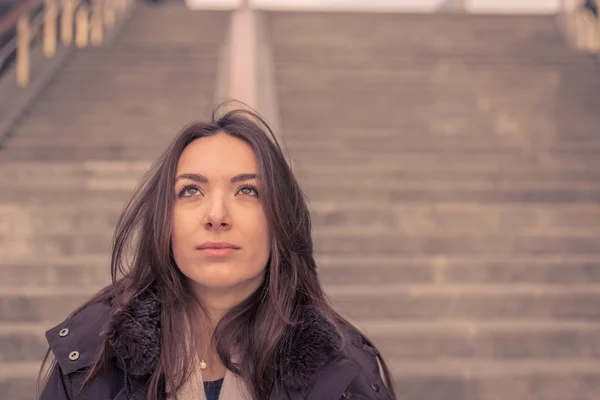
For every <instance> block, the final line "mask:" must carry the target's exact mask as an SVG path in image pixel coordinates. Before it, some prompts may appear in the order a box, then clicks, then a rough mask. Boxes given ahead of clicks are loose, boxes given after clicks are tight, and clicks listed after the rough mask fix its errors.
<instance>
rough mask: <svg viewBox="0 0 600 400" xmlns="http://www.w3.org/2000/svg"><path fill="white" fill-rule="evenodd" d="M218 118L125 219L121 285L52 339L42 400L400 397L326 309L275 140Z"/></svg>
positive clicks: (186, 135)
mask: <svg viewBox="0 0 600 400" xmlns="http://www.w3.org/2000/svg"><path fill="white" fill-rule="evenodd" d="M218 113H219V110H217V111H215V113H213V116H212V119H211V121H210V122H203V123H194V124H192V125H189V126H187V127H186V128H185V129H184V130H183V131H182V132H181V133H180V134H179V135H178V136H177V137H176V138H175V140H174V141H173V143H172V144H171V146H170V147H169V149H168V150H167V151H166V152H165V153H164V155H163V156H162V157H161V158H160V159H159V161H158V162H157V163H156V164H155V165H154V166H153V167H152V168H151V170H150V171H149V173H148V175H147V177H146V178H145V180H144V183H143V184H142V186H141V187H140V188H139V189H138V191H137V192H136V193H135V195H134V197H133V198H132V200H131V201H130V203H129V204H128V206H127V207H126V209H125V210H124V212H123V214H122V215H121V217H120V219H119V222H118V225H117V228H116V231H115V238H114V247H113V252H112V268H111V273H112V278H113V283H112V284H111V285H110V286H108V287H106V288H104V289H103V290H102V291H101V292H100V293H99V294H97V295H96V296H95V297H94V298H93V299H92V300H90V301H89V302H88V303H87V304H85V305H83V306H82V307H80V308H79V309H78V310H77V311H75V312H74V313H73V314H72V315H71V316H70V317H69V318H68V319H67V320H66V321H64V322H63V323H61V324H60V325H58V326H56V327H55V328H53V329H51V330H49V331H48V332H47V333H46V337H47V339H48V342H49V344H50V350H49V353H50V352H51V353H52V354H53V355H54V362H53V363H52V365H51V369H50V371H49V373H48V375H47V376H46V379H45V383H44V385H43V388H42V391H41V399H42V400H63V399H86V400H96V399H97V400H107V399H115V400H133V399H140V400H142V399H144V400H146V399H149V400H158V399H177V400H191V399H194V400H205V399H206V400H216V399H220V400H238V399H239V400H242V399H247V400H279V399H289V400H299V399H308V400H329V399H332V400H333V399H336V400H337V399H341V398H346V399H347V398H352V399H395V395H394V391H393V388H392V387H391V384H389V383H388V384H386V383H384V379H385V382H391V379H390V376H389V373H388V371H387V368H386V366H385V363H384V362H383V360H381V359H380V357H379V353H378V351H377V349H376V348H375V347H374V346H373V345H372V343H371V342H370V341H369V340H368V339H366V338H365V337H364V335H362V334H361V333H360V332H359V331H358V330H357V329H356V328H355V327H353V326H352V325H351V324H350V323H348V322H347V321H346V320H344V319H343V318H342V317H341V316H340V315H339V314H338V313H336V312H335V311H334V310H333V308H332V307H331V306H330V305H329V303H328V302H327V299H326V297H325V295H324V293H323V290H322V288H321V285H320V283H319V279H318V276H317V269H316V265H315V260H314V258H313V244H312V239H311V223H310V215H309V212H308V209H307V205H306V201H305V198H304V195H303V193H302V191H301V189H300V187H299V185H298V183H297V181H296V179H295V178H294V176H293V174H292V171H291V170H290V168H289V166H288V164H287V163H286V161H285V158H284V156H283V154H282V151H281V148H280V146H279V144H278V143H277V140H276V139H275V137H274V135H273V132H272V131H271V129H270V128H269V127H268V125H267V124H266V123H265V121H264V120H262V119H261V118H260V117H259V116H258V115H257V114H255V113H253V112H250V111H247V110H243V109H239V110H233V111H228V112H225V113H223V115H222V116H219V114H218Z"/></svg>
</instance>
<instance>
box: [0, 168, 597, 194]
mask: <svg viewBox="0 0 600 400" xmlns="http://www.w3.org/2000/svg"><path fill="white" fill-rule="evenodd" d="M2 171H3V175H4V176H3V177H0V188H7V187H10V188H12V189H13V190H14V191H15V192H24V193H28V192H30V191H31V190H35V191H40V190H42V191H48V190H50V191H60V190H80V189H87V190H98V191H102V190H115V189H117V190H128V189H129V190H134V189H135V188H137V187H138V185H139V182H140V178H141V176H142V174H143V173H144V172H145V171H137V170H128V171H127V172H125V173H124V175H122V176H120V175H118V172H116V171H114V172H107V173H102V172H97V173H94V172H93V171H90V170H86V169H84V168H77V169H74V170H71V171H64V172H63V173H60V172H59V170H55V171H51V172H49V171H48V170H46V171H44V170H40V169H37V170H36V169H34V168H29V169H27V170H26V171H19V172H18V171H14V170H12V171H11V169H9V168H2ZM310 178H311V179H305V178H299V179H301V182H302V186H303V188H304V189H305V190H306V191H307V192H319V191H321V190H352V189H356V187H357V180H356V178H355V177H342V178H338V179H315V178H314V177H310ZM360 189H361V190H368V191H373V192H375V191H387V190H393V189H404V190H407V191H411V190H415V191H418V190H421V191H432V192H435V193H439V192H444V191H448V192H450V191H455V192H466V191H479V192H503V191H511V192H518V191H528V190H535V191H547V192H551V191H563V190H566V189H571V190H573V191H577V192H583V193H586V192H587V193H593V192H594V191H595V190H596V189H600V188H599V187H598V185H596V184H595V182H594V181H584V180H579V181H569V180H565V179H560V178H558V179H551V178H549V179H545V180H543V181H537V180H533V179H528V180H525V179H521V180H512V179H510V178H505V179H497V180H494V181H490V180H488V179H482V178H479V177H474V178H471V179H460V180H445V179H436V177H432V178H431V179H429V180H420V179H418V178H405V179H395V180H391V179H389V178H388V177H386V178H378V177H373V179H369V180H364V181H361V182H360Z"/></svg>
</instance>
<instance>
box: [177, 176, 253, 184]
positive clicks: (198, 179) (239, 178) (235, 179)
mask: <svg viewBox="0 0 600 400" xmlns="http://www.w3.org/2000/svg"><path fill="white" fill-rule="evenodd" d="M257 177H258V175H257V174H239V175H236V176H234V177H233V178H231V183H236V182H243V181H249V180H252V179H257ZM180 179H190V180H192V181H196V182H202V183H208V178H206V177H205V176H204V175H200V174H181V175H179V176H178V177H177V178H175V182H177V181H178V180H180Z"/></svg>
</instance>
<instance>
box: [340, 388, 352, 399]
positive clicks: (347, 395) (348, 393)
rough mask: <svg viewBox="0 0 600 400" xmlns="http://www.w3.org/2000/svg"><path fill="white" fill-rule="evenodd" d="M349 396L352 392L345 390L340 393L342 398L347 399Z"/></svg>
mask: <svg viewBox="0 0 600 400" xmlns="http://www.w3.org/2000/svg"><path fill="white" fill-rule="evenodd" d="M350 397H352V393H350V392H349V391H347V390H346V391H345V392H344V393H342V398H343V399H349V398H350Z"/></svg>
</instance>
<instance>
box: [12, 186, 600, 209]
mask: <svg viewBox="0 0 600 400" xmlns="http://www.w3.org/2000/svg"><path fill="white" fill-rule="evenodd" d="M134 186H135V185H134V183H132V182H130V181H124V182H115V181H114V180H95V181H92V182H90V183H89V184H88V185H87V186H86V188H81V187H79V188H65V189H62V190H60V188H58V187H57V188H56V189H55V190H47V191H43V192H41V191H40V190H36V189H34V188H21V189H19V190H11V191H9V192H5V193H0V202H3V203H15V202H19V201H22V202H24V203H28V204H43V203H44V202H53V203H57V202H61V201H64V202H69V201H74V199H77V201H80V202H85V201H87V200H88V199H91V200H97V199H104V200H107V201H113V200H116V201H123V200H124V199H127V198H129V197H130V196H131V195H132V193H133V189H134ZM450 186H451V185H446V187H445V188H444V187H437V188H436V185H433V184H432V185H431V187H428V188H412V189H409V188H402V187H399V188H387V189H381V188H375V189H374V190H372V191H354V189H355V188H356V187H353V188H350V190H353V193H352V200H353V201H359V202H396V203H397V204H410V203H422V204H440V203H457V202H463V203H466V204H486V205H489V204H517V203H520V204H545V205H547V204H553V205H559V204H589V203H598V202H599V201H600V188H578V187H577V186H575V185H572V186H565V187H564V188H550V189H548V188H527V187H517V188H510V187H509V188H503V189H501V190H499V189H489V190H488V189H481V190H479V189H460V190H458V189H450V191H448V190H449V189H448V187H450ZM347 190H348V188H347V187H346V188H344V187H340V186H338V187H333V186H332V185H331V184H330V183H328V184H320V185H319V186H317V185H311V187H310V188H307V187H304V191H305V193H306V195H307V196H308V200H309V201H310V202H320V201H336V202H342V201H348V196H349V195H348V193H347ZM41 193H43V198H42V197H41Z"/></svg>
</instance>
